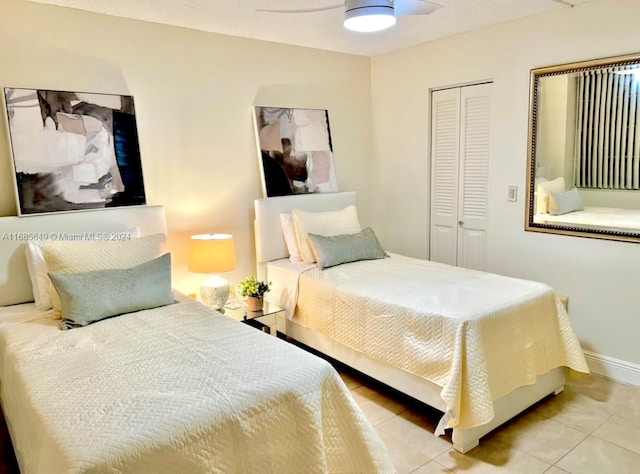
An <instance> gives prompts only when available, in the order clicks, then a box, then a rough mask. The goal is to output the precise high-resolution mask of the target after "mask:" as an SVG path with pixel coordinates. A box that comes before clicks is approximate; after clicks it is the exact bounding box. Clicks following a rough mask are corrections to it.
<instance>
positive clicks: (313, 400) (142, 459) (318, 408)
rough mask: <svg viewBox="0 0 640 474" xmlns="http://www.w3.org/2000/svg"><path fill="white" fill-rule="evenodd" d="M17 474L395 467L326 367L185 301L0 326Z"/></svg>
mask: <svg viewBox="0 0 640 474" xmlns="http://www.w3.org/2000/svg"><path fill="white" fill-rule="evenodd" d="M0 349H1V352H0V354H2V355H1V357H2V360H1V362H0V378H1V381H2V399H3V405H4V408H5V413H6V415H7V420H8V422H9V425H10V429H11V432H12V438H13V441H14V446H15V448H16V451H17V455H18V459H19V462H20V467H21V470H22V472H23V473H63V472H88V473H89V472H91V473H98V472H100V473H104V472H135V473H181V472H184V473H187V472H188V473H202V472H212V473H218V472H219V473H223V472H224V473H241V472H242V473H245V472H247V473H252V472H255V473H289V472H305V473H310V472H345V473H346V472H367V473H369V472H393V471H394V469H393V467H392V465H391V463H390V461H389V458H388V455H387V453H386V450H385V447H384V445H383V443H382V441H381V440H380V438H379V437H378V435H377V433H376V432H375V431H374V429H373V428H372V427H371V425H370V424H369V423H368V422H367V420H366V419H365V417H364V415H363V414H362V412H361V411H360V409H359V408H358V407H357V405H355V402H354V401H353V399H352V398H351V396H350V394H349V392H348V390H347V389H346V387H345V386H344V383H343V382H342V380H341V379H340V377H339V375H338V374H337V373H336V372H335V370H333V368H332V367H331V366H330V365H329V364H328V363H327V362H325V361H324V360H322V359H319V358H317V357H315V356H313V355H311V354H308V353H306V352H304V351H302V350H300V349H298V348H297V347H295V346H292V345H289V344H288V343H286V342H284V341H282V340H279V339H277V338H274V337H271V336H268V335H266V334H264V333H261V332H260V331H257V330H256V329H254V328H251V327H248V326H246V325H244V324H241V323H239V322H237V321H233V320H231V319H230V318H227V317H225V316H222V315H219V314H215V313H212V312H211V310H209V309H207V308H205V307H204V306H202V305H201V304H199V303H197V302H192V301H189V300H184V299H182V300H181V301H180V302H179V303H177V304H174V305H170V306H166V307H164V308H157V309H153V310H147V311H140V312H137V313H131V314H127V315H123V316H119V317H116V318H112V319H108V320H105V321H102V322H99V323H96V324H92V325H90V326H87V327H85V328H79V329H73V330H70V331H60V330H59V329H58V328H57V321H53V320H51V319H38V320H35V321H31V322H27V323H18V324H3V325H2V326H0Z"/></svg>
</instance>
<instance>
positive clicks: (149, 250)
mask: <svg viewBox="0 0 640 474" xmlns="http://www.w3.org/2000/svg"><path fill="white" fill-rule="evenodd" d="M164 241H165V236H164V234H153V235H148V236H146V237H140V238H139V239H129V240H100V241H78V242H74V241H59V242H51V243H49V244H47V245H45V246H44V248H43V249H42V253H43V255H44V259H45V261H46V263H47V267H48V269H49V272H52V273H81V272H90V271H96V270H115V269H121V268H130V267H133V266H136V265H140V264H141V263H146V262H148V261H150V260H153V259H154V258H156V257H158V256H159V255H160V248H161V246H162V244H163V243H164ZM49 297H50V298H51V305H52V306H53V312H54V314H53V316H54V318H60V317H61V315H62V311H61V303H60V297H59V296H58V293H57V292H56V290H55V288H54V287H53V284H51V283H50V284H49Z"/></svg>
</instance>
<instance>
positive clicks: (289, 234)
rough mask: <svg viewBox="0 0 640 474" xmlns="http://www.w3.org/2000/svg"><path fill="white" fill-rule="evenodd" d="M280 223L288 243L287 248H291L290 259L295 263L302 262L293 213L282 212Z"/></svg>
mask: <svg viewBox="0 0 640 474" xmlns="http://www.w3.org/2000/svg"><path fill="white" fill-rule="evenodd" d="M280 225H281V226H282V234H283V235H284V241H285V243H286V244H287V250H289V260H290V261H291V262H293V263H300V262H302V256H301V255H300V249H299V248H298V241H297V240H296V232H295V229H294V227H293V220H292V218H291V214H280Z"/></svg>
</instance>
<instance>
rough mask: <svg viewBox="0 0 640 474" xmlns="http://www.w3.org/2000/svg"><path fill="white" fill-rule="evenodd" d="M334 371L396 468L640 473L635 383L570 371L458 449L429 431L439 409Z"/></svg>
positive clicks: (639, 406) (639, 393) (639, 404)
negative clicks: (560, 387)
mask: <svg viewBox="0 0 640 474" xmlns="http://www.w3.org/2000/svg"><path fill="white" fill-rule="evenodd" d="M339 372H340V374H341V375H342V378H343V380H344V381H345V383H346V385H347V386H348V387H349V389H350V390H351V393H352V394H353V397H354V398H355V400H356V402H357V403H358V405H360V407H361V408H362V411H363V412H364V413H365V415H366V416H367V418H368V419H369V420H370V421H371V423H372V424H373V425H374V426H375V427H376V429H377V430H378V433H379V434H380V436H381V437H382V439H383V440H384V442H385V443H386V445H387V448H388V450H389V454H390V455H391V457H392V459H393V461H394V463H395V465H396V468H397V470H398V472H399V473H410V472H413V473H416V474H418V473H419V474H432V473H449V472H464V473H470V474H471V473H483V474H485V473H486V474H490V473H494V472H495V473H505V472H512V473H532V474H533V473H548V474H561V473H572V474H590V473H594V474H610V473H611V474H627V473H628V474H640V388H637V387H633V386H628V385H624V384H621V383H616V382H612V381H611V380H608V379H606V378H604V377H601V376H598V375H589V376H586V375H583V374H577V373H570V374H569V376H568V381H567V385H566V387H565V390H564V392H563V393H561V394H560V395H558V396H555V397H548V398H546V399H544V400H542V401H541V402H539V403H538V404H536V405H534V406H533V407H532V408H530V409H529V410H527V411H526V412H525V413H523V414H521V415H520V416H518V417H517V418H515V419H513V420H511V421H510V422H508V423H507V424H505V425H503V426H502V427H500V428H498V429H497V430H495V431H494V432H493V433H490V434H488V435H487V436H485V437H484V438H483V439H481V440H480V446H479V447H477V448H475V449H473V450H472V451H470V452H469V453H467V454H466V455H462V454H460V453H458V452H457V451H455V450H453V449H452V447H451V442H450V440H447V439H446V438H436V437H434V436H433V434H432V433H433V430H434V428H435V426H436V424H437V421H438V418H439V416H440V413H438V412H437V411H435V410H433V409H431V408H429V407H426V406H424V405H422V404H420V403H418V402H416V401H414V400H412V399H409V398H407V397H405V396H404V395H402V394H399V393H397V392H394V391H392V390H390V389H388V388H386V387H384V386H381V385H380V384H378V383H376V382H374V381H371V380H370V379H368V378H366V377H364V376H361V375H359V374H357V373H355V372H353V371H351V370H350V369H347V368H343V367H340V368H339Z"/></svg>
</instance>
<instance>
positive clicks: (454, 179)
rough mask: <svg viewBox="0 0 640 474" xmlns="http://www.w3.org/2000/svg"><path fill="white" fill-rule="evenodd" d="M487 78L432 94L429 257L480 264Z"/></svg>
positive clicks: (486, 168) (483, 237) (480, 266)
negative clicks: (472, 84)
mask: <svg viewBox="0 0 640 474" xmlns="http://www.w3.org/2000/svg"><path fill="white" fill-rule="evenodd" d="M490 92H491V84H481V85H476V86H468V87H461V88H455V89H448V90H443V91H435V92H433V94H432V122H431V124H432V125H431V126H432V135H431V136H432V138H431V140H432V148H431V160H432V172H431V176H432V178H431V181H432V188H431V189H432V195H431V249H430V251H431V260H434V261H438V262H443V263H448V264H450V265H459V266H464V267H467V268H475V269H478V270H484V269H485V268H486V230H487V209H488V183H489V135H490V129H489V124H490V121H489V119H490V107H491V101H490V99H491V95H490Z"/></svg>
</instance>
